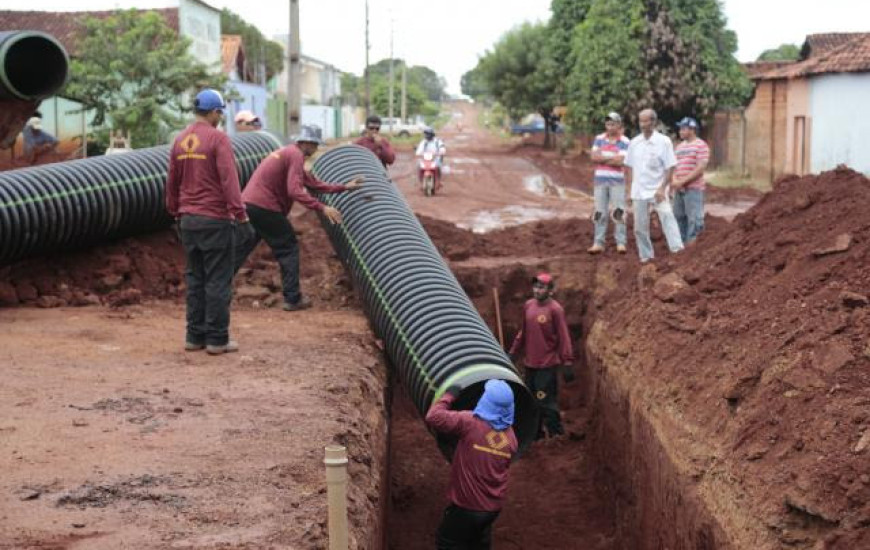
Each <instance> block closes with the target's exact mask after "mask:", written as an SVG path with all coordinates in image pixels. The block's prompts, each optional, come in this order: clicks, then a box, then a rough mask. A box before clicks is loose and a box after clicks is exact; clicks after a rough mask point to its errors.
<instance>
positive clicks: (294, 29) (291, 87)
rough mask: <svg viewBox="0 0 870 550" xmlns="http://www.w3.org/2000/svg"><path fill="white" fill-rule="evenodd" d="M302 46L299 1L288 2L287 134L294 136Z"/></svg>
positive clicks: (295, 132) (297, 127) (296, 129)
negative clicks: (288, 69)
mask: <svg viewBox="0 0 870 550" xmlns="http://www.w3.org/2000/svg"><path fill="white" fill-rule="evenodd" d="M301 49H302V45H301V43H300V40H299V0H290V37H289V40H288V41H287V56H288V58H289V62H290V64H289V67H290V71H289V73H288V74H287V117H288V119H289V124H288V125H287V133H288V134H289V135H291V136H295V135H297V134H298V133H299V124H300V120H301V118H302V113H301V112H300V111H301V108H302V82H300V78H299V77H300V75H301V74H302V72H301V71H300V70H299V69H300V66H299V61H300V56H301Z"/></svg>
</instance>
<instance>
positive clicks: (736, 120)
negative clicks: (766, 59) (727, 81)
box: [713, 33, 870, 181]
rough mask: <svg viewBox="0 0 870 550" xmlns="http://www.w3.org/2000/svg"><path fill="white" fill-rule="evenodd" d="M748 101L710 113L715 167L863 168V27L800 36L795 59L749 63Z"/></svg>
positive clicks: (868, 38)
mask: <svg viewBox="0 0 870 550" xmlns="http://www.w3.org/2000/svg"><path fill="white" fill-rule="evenodd" d="M746 69H747V72H748V74H749V76H750V78H751V79H752V80H753V82H754V83H755V93H754V95H753V97H752V100H751V101H750V103H749V105H748V106H747V107H746V108H745V109H744V110H741V111H739V112H734V111H732V112H729V113H725V112H720V113H717V115H716V119H715V122H714V130H713V134H714V138H713V141H714V151H716V150H717V149H718V157H719V162H718V164H719V165H720V166H726V167H730V168H732V169H735V171H739V172H741V173H742V174H743V175H745V176H749V177H751V178H754V179H761V180H768V181H774V180H776V179H777V178H779V177H780V176H782V175H784V174H797V175H803V174H807V173H818V172H822V171H824V170H830V169H832V168H835V167H836V166H837V165H839V164H845V165H847V166H849V167H851V168H854V169H855V170H858V171H861V172H865V173H870V141H868V140H867V138H866V136H865V135H863V134H862V126H861V124H859V122H860V121H863V120H868V119H870V102H868V101H867V98H868V97H870V33H824V34H812V35H809V36H807V38H806V41H805V42H804V44H803V47H802V49H801V58H800V59H799V60H797V61H795V62H790V63H774V64H763V63H751V64H747V66H746Z"/></svg>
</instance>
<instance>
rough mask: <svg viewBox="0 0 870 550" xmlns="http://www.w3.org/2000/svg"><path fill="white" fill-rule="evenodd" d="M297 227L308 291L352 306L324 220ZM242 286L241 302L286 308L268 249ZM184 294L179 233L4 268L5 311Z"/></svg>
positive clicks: (252, 261)
mask: <svg viewBox="0 0 870 550" xmlns="http://www.w3.org/2000/svg"><path fill="white" fill-rule="evenodd" d="M293 223H294V225H295V229H296V232H297V235H298V237H299V241H300V248H301V268H300V277H301V281H302V290H303V292H304V293H306V294H307V295H308V296H310V297H312V298H313V299H314V302H315V303H316V304H317V305H318V306H319V307H321V308H325V309H336V308H343V307H346V306H348V307H349V306H350V305H352V304H353V303H354V301H353V300H354V298H353V296H352V292H351V290H350V289H351V286H350V281H349V279H348V278H347V276H346V275H345V273H344V270H343V268H342V266H341V263H340V262H339V261H338V259H337V258H336V257H335V255H334V253H333V251H332V247H331V246H330V245H329V241H328V240H327V237H326V235H325V233H323V231H322V230H321V228H320V225H319V222H318V220H317V217H316V216H315V215H314V214H312V213H310V212H303V213H301V214H300V215H299V216H294V218H293ZM235 285H236V293H235V299H236V301H237V302H240V303H243V304H246V305H251V304H255V305H262V306H267V307H268V306H273V305H275V304H278V305H280V303H281V279H280V275H279V269H278V264H277V262H275V260H274V258H272V255H271V251H270V250H269V248H268V247H267V246H266V245H265V244H263V243H261V244H260V246H259V247H258V248H257V249H256V250H255V251H254V252H253V253H252V254H251V257H250V258H249V259H248V261H247V262H246V264H245V265H244V266H243V267H242V269H241V270H240V272H239V277H237V278H236V281H235ZM184 288H185V287H184V251H183V249H182V247H181V244H180V242H179V240H178V237H177V235H176V234H175V232H174V231H173V230H171V229H167V230H165V231H161V232H157V233H154V234H151V235H144V236H139V237H131V238H128V239H124V240H121V241H118V242H117V243H114V244H110V245H108V246H102V247H96V248H92V249H89V250H84V251H81V252H72V253H66V254H54V255H51V256H47V257H40V258H33V259H29V260H23V261H21V262H18V263H16V264H13V265H11V266H6V267H2V268H0V307H2V306H14V305H18V304H26V305H36V306H39V307H62V306H68V305H70V306H87V305H94V304H101V303H102V304H106V305H111V306H124V305H130V304H134V303H138V302H140V301H142V300H148V299H183V297H184Z"/></svg>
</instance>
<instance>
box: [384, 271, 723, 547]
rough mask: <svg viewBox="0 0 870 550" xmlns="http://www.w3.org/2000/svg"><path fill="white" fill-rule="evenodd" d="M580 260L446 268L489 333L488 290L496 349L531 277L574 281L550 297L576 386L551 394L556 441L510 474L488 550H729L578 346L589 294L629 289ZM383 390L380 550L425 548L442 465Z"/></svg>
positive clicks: (442, 490) (403, 399)
mask: <svg viewBox="0 0 870 550" xmlns="http://www.w3.org/2000/svg"><path fill="white" fill-rule="evenodd" d="M566 262H568V263H566ZM580 262H582V260H578V259H576V258H575V259H573V260H565V259H558V260H556V259H554V261H552V262H548V261H546V260H543V261H542V263H541V264H539V265H536V266H521V265H518V264H515V263H513V264H511V263H507V262H506V263H505V264H504V265H496V266H492V265H488V266H486V267H477V266H474V265H463V264H462V262H460V263H458V264H454V265H453V266H452V268H453V271H454V273H455V274H456V276H457V278H458V279H459V281H460V283H461V284H462V286H463V288H464V289H465V290H466V292H467V293H468V294H469V296H470V297H471V298H472V300H473V301H474V303H475V305H476V306H477V308H478V311H479V312H480V314H481V316H482V317H483V318H484V320H485V321H486V322H487V323H488V324H489V325H490V327H491V328H493V329H494V327H495V316H494V305H493V298H492V290H491V289H492V288H493V287H497V288H498V290H499V296H500V307H501V311H502V314H503V323H504V332H505V339H506V343H507V344H508V345H509V343H510V339H511V338H513V336H514V334H515V333H516V331H517V329H518V321H519V318H520V315H519V312H520V308H521V306H522V303H523V301H524V300H525V299H526V298H527V294H528V292H529V290H530V289H529V288H528V282H529V280H530V277H531V275H532V274H533V273H534V272H535V271H536V270H539V269H542V268H543V269H548V270H553V271H555V272H558V271H559V270H563V269H578V271H580V272H581V273H582V275H581V276H580V277H579V280H580V281H583V282H582V283H581V284H580V285H575V286H572V288H570V289H565V290H564V291H562V292H559V293H558V294H557V298H558V299H559V301H560V302H561V303H562V305H563V306H564V308H565V310H566V313H567V316H568V321H569V326H570V329H571V333H572V336H573V337H574V338H575V341H574V344H575V355H576V356H577V361H576V363H575V367H576V371H577V380H576V381H574V382H573V383H571V384H568V385H566V384H564V383H563V382H561V381H560V388H559V393H560V395H559V398H560V399H559V400H560V409H561V411H562V415H563V423H564V424H565V428H566V432H567V435H566V436H565V437H563V438H561V439H557V440H550V441H545V442H539V443H536V444H535V445H534V446H533V447H532V449H531V450H530V451H529V452H528V453H526V455H525V456H523V457H522V458H521V459H520V460H519V461H518V462H516V463H515V464H514V465H513V467H512V469H511V481H510V487H509V491H508V496H507V500H506V504H505V508H504V509H503V511H502V513H501V515H500V516H499V518H498V520H497V522H496V525H495V529H494V532H493V548H495V549H498V550H503V549H505V550H506V549H524V550H532V549H541V550H543V549H553V550H568V549H588V550H621V549H646V548H649V549H659V548H671V549H676V548H691V549H698V550H708V549H709V550H711V549H713V548H730V546H729V544H728V543H727V541H726V537H725V536H723V534H722V532H721V530H720V529H719V528H718V527H716V526H715V522H713V521H712V520H711V518H710V517H708V515H707V514H706V513H705V512H704V511H703V509H702V508H703V507H702V506H699V505H698V503H697V501H696V499H695V497H694V496H693V494H692V492H691V487H690V484H687V483H686V481H685V480H682V479H681V478H680V476H679V475H678V474H677V472H676V469H675V467H674V465H673V464H672V463H671V461H670V459H669V458H668V454H667V453H666V452H664V449H663V447H662V446H661V444H660V442H659V441H658V440H657V436H656V430H655V429H653V427H652V426H651V424H650V422H649V421H648V420H647V418H646V417H645V414H644V412H643V410H642V409H643V408H642V407H637V406H636V404H633V403H631V402H630V397H629V396H628V395H627V393H626V392H625V391H624V390H623V389H622V387H621V385H620V383H619V382H618V380H616V379H615V378H614V377H613V376H611V374H610V373H609V372H608V368H607V365H602V364H600V362H599V361H598V360H597V359H596V358H595V357H594V355H593V354H592V353H590V350H588V349H587V341H586V339H587V335H588V334H589V331H590V328H591V327H592V326H593V324H594V323H595V321H596V320H597V315H598V313H597V311H596V308H595V307H594V305H593V303H594V299H593V297H594V296H595V295H596V294H597V293H596V285H598V284H604V283H602V282H601V281H607V280H609V281H610V283H608V284H610V285H611V286H612V285H613V284H617V285H626V284H631V281H633V280H634V278H635V275H636V272H635V271H634V268H631V267H619V266H618V265H620V264H617V267H614V266H613V265H610V266H609V269H610V270H611V271H612V272H613V273H612V275H613V277H611V278H609V279H608V277H603V278H602V276H601V273H599V269H600V268H599V267H598V265H599V264H594V265H593V264H591V263H590V262H583V263H582V264H581V263H580ZM569 263H571V264H572V265H569ZM622 265H625V264H622ZM615 279H618V282H617V281H615ZM494 333H495V331H494ZM390 382H391V396H392V398H391V399H390V403H391V405H390V441H389V447H390V448H389V452H390V459H389V472H388V475H387V477H388V479H389V498H388V503H389V506H388V510H387V511H386V518H385V522H386V529H385V530H384V531H385V537H384V538H385V541H384V542H385V548H388V549H389V550H411V549H417V548H420V549H424V548H435V530H436V528H437V525H438V523H439V521H440V517H441V513H442V510H443V508H444V507H445V505H446V504H447V501H446V488H447V480H448V476H449V464H448V463H447V462H446V461H445V459H444V458H443V457H442V455H441V454H440V453H439V452H438V450H437V447H436V446H435V445H433V443H432V437H431V435H430V434H429V433H428V432H427V431H426V428H425V426H424V424H423V422H422V421H421V419H420V418H419V416H418V414H417V412H416V410H415V409H414V407H413V405H412V404H411V402H410V400H409V399H408V397H407V395H406V392H405V391H404V389H403V388H402V387H401V386H400V382H399V381H398V380H397V379H395V377H393V379H392V380H391V381H390Z"/></svg>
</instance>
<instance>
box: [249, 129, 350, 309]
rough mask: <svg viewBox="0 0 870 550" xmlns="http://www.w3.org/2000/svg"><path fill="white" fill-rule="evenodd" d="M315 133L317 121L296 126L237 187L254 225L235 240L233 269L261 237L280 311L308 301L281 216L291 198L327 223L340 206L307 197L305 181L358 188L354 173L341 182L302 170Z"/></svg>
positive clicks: (335, 189) (326, 188)
mask: <svg viewBox="0 0 870 550" xmlns="http://www.w3.org/2000/svg"><path fill="white" fill-rule="evenodd" d="M320 136H321V133H320V128H319V127H317V126H315V125H313V124H312V125H306V126H302V128H301V129H300V134H299V135H298V136H297V137H296V138H295V140H294V141H295V143H293V144H291V145H288V146H286V147H284V148H282V149H279V150H277V151H275V152H274V153H272V154H270V155H269V156H267V157H266V158H265V159H263V161H262V162H261V163H260V165H259V166H258V167H257V169H256V170H255V171H254V174H253V175H252V176H251V179H250V181H249V182H248V185H247V186H245V190H244V192H242V201H243V202H244V203H245V207H246V208H247V211H248V215H249V216H250V217H251V225H252V226H253V228H254V231H252V232H249V233H248V234H247V235H246V236H245V238H244V239H240V241H239V243H238V244H237V247H236V254H235V270H236V271H238V270H239V268H241V267H242V264H244V263H245V260H246V259H247V258H248V256H249V255H250V254H251V252H253V250H254V248H256V246H257V243H259V242H260V239H263V240H265V241H266V244H268V245H269V248H271V249H272V254H274V256H275V259H276V260H277V261H278V265H279V266H281V286H282V288H283V291H284V306H283V307H284V310H285V311H298V310H301V309H306V308H308V307H311V301H310V300H309V299H308V298H305V297H303V296H302V293H301V291H300V289H299V242H298V241H297V240H296V232H295V231H294V230H293V226H292V225H291V224H290V220H289V219H288V218H287V215H288V214H289V213H290V209H291V208H292V207H293V203H294V202H298V203H300V204H302V206H304V207H305V208H308V209H310V210H319V211H321V212H323V215H324V216H326V218H327V219H328V220H329V221H331V222H332V223H341V212H339V211H338V210H337V209H335V208H333V207H332V206H326V205H325V204H323V203H322V202H320V201H318V200H317V199H315V198H314V197H312V196H311V195H310V194H308V191H307V190H306V187H307V188H309V189H314V190H316V191H320V192H322V193H341V192H342V191H351V190H354V189H358V188H359V187H360V185H361V184H362V180H363V178H361V177H359V178H356V179H354V180H352V181H351V182H349V183H347V184H346V185H335V184H330V183H324V182H322V181H320V180H318V179H317V178H315V177H314V176H313V175H312V174H311V173H310V172H308V171H306V170H305V159H306V158H308V157H310V156H311V155H313V154H314V153H315V152H316V151H317V147H318V146H319V145H320V144H321V143H322V140H321V138H320Z"/></svg>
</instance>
